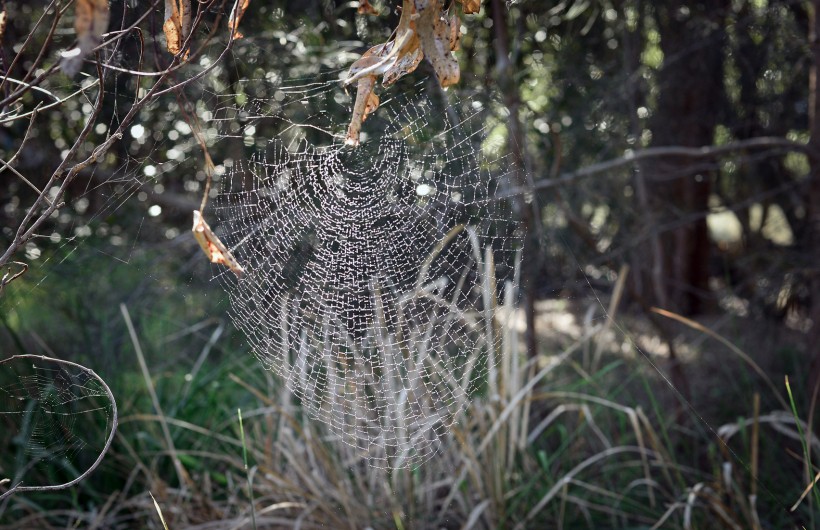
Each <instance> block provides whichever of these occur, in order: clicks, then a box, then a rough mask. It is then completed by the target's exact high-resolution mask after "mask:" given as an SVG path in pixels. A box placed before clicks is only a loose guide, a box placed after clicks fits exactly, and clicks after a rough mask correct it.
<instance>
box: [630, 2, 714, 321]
mask: <svg viewBox="0 0 820 530" xmlns="http://www.w3.org/2000/svg"><path fill="white" fill-rule="evenodd" d="M728 7H729V2H728V0H707V1H704V2H697V3H692V2H683V1H680V0H664V1H662V2H658V3H656V4H655V14H656V20H657V25H658V28H659V30H660V35H661V49H662V50H663V54H664V60H663V65H662V67H661V70H660V72H659V73H658V88H659V96H658V104H657V109H656V111H655V114H654V116H653V118H652V120H651V130H652V145H653V146H655V147H658V146H674V145H677V146H686V147H699V146H704V145H711V144H712V143H713V142H714V133H715V127H716V125H717V123H718V119H719V116H720V109H721V107H722V106H723V103H724V87H723V55H724V50H723V48H724V42H725V37H726V35H725V29H724V19H725V16H726V10H727V9H728ZM695 163H696V162H695V161H693V160H691V159H688V160H687V159H682V158H678V157H664V158H660V159H658V160H656V161H654V162H652V163H649V164H646V165H645V166H644V169H645V170H646V173H645V175H646V178H647V180H648V186H647V190H648V193H649V199H650V200H649V204H650V210H651V211H650V212H647V215H648V216H649V222H650V223H653V229H658V230H660V237H659V239H660V242H661V252H660V253H661V254H662V256H661V257H660V258H657V257H656V258H655V259H654V260H652V261H660V262H659V263H658V262H655V263H651V265H649V266H650V271H644V275H645V277H646V278H647V279H646V281H645V282H644V284H645V285H648V286H652V287H651V296H649V297H648V298H649V299H650V300H652V303H654V304H657V305H660V306H663V307H665V308H667V309H670V310H672V311H676V312H679V313H682V314H695V313H698V312H701V311H703V310H704V309H706V306H707V302H708V301H709V299H710V296H709V285H708V280H709V274H708V263H709V235H708V231H707V226H706V219H705V217H704V216H703V215H702V214H703V213H704V212H705V211H706V210H707V209H708V206H709V204H708V202H709V195H710V187H711V183H710V176H709V174H707V173H705V172H704V171H702V170H699V169H698V168H697V167H695V166H694V165H693V164H695Z"/></svg>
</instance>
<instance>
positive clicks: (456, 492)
mask: <svg viewBox="0 0 820 530" xmlns="http://www.w3.org/2000/svg"><path fill="white" fill-rule="evenodd" d="M482 258H483V259H481V260H479V261H478V263H479V264H480V266H478V267H476V271H477V274H480V275H481V277H480V278H479V281H477V282H476V284H477V285H480V286H481V291H482V292H481V293H480V294H481V296H482V297H483V300H484V301H485V303H483V304H481V306H480V310H478V311H474V312H472V313H469V314H467V313H457V312H458V311H460V310H459V309H458V308H455V307H454V308H452V310H453V311H454V312H456V313H455V314H454V315H453V318H462V319H464V320H465V321H467V320H469V322H470V323H471V326H470V330H471V332H474V333H482V334H484V335H485V338H486V340H483V341H474V344H476V345H477V346H476V348H475V349H474V351H470V352H468V358H467V359H466V364H465V366H473V367H482V366H483V367H485V369H484V370H483V373H482V375H481V377H480V378H478V379H476V378H472V379H471V378H470V377H469V376H468V377H467V378H466V379H467V380H472V381H473V382H472V383H471V384H470V385H468V386H469V388H470V392H463V393H462V394H461V395H463V396H464V397H463V402H462V403H460V405H462V406H460V407H454V408H453V410H454V412H453V416H452V417H451V418H449V422H448V424H449V428H448V429H447V430H446V431H445V432H444V433H443V434H442V435H441V436H440V437H439V438H438V440H437V443H436V446H435V452H434V454H432V455H431V456H430V457H429V458H428V459H426V460H424V461H423V462H422V463H420V464H417V465H412V466H406V465H405V464H406V461H404V460H403V458H405V456H406V455H404V454H403V453H402V451H398V452H396V453H394V454H391V455H387V454H379V456H383V457H384V458H385V459H384V462H386V463H387V464H386V465H378V466H374V465H372V463H373V456H374V454H373V452H372V451H368V450H365V449H367V448H366V447H365V448H363V447H362V446H360V445H357V444H356V443H351V439H350V436H351V434H349V433H348V434H347V435H343V434H340V433H339V432H338V431H337V430H336V429H331V428H329V427H328V426H327V425H326V424H325V423H323V422H319V421H315V420H314V419H312V418H313V417H314V416H315V414H309V413H308V407H307V406H306V404H305V403H304V402H303V400H301V399H299V398H298V397H297V396H296V395H295V394H294V392H293V391H292V388H289V385H288V384H287V383H285V382H283V380H282V379H281V378H279V377H275V376H274V375H273V374H272V373H271V372H269V371H266V370H264V369H263V368H262V367H261V366H260V365H259V364H258V363H257V362H256V361H254V360H253V359H252V357H251V355H250V354H249V352H247V351H243V350H242V348H241V346H237V344H238V343H237V342H235V341H231V340H230V339H228V338H227V337H229V336H230V334H229V333H227V332H226V324H224V323H221V322H218V321H213V320H203V321H202V322H201V323H200V324H193V325H189V326H186V327H183V328H181V329H180V330H177V331H174V332H172V333H162V334H157V333H153V334H152V333H148V332H146V330H151V329H158V328H157V327H156V326H152V325H151V324H150V322H148V320H149V319H150V313H147V312H141V311H139V310H137V309H132V308H129V307H124V309H123V310H122V313H123V318H124V319H125V321H126V323H127V324H128V325H127V329H128V330H129V331H130V332H131V333H130V334H129V340H128V342H127V343H126V344H125V346H124V348H127V349H129V350H131V354H132V355H136V356H137V357H140V358H142V361H140V363H139V364H140V367H141V368H140V370H139V371H134V373H133V374H132V376H131V377H125V378H123V380H121V381H120V386H121V389H122V390H121V397H120V402H121V404H122V405H121V409H122V410H123V413H122V414H123V418H122V419H121V424H122V426H121V430H120V432H119V434H118V436H117V440H116V443H115V444H114V448H113V451H112V454H111V455H110V456H109V458H108V459H107V460H106V463H105V466H104V469H103V470H101V471H100V472H98V473H97V474H95V475H93V476H92V477H91V478H90V479H89V480H88V481H87V483H86V484H84V485H83V486H82V487H81V488H80V489H78V490H76V491H74V492H71V493H70V498H65V497H63V498H62V499H58V498H55V497H53V496H52V497H45V496H36V495H33V496H30V497H23V496H19V497H12V498H11V499H9V500H7V502H6V503H5V504H4V505H2V506H0V521H2V524H3V526H2V527H0V528H9V529H10V528H39V527H55V528H67V527H84V528H149V529H151V528H153V529H160V528H163V527H164V525H165V524H167V527H168V528H169V529H171V530H181V529H202V530H204V529H223V528H224V529H234V528H235V529H239V528H260V529H262V528H301V529H310V528H339V529H344V528H349V529H364V528H372V529H375V530H379V529H398V530H403V529H428V528H429V529H440V528H445V529H450V528H452V529H457V528H458V529H497V528H512V529H529V528H567V529H570V528H593V529H595V528H642V529H649V528H657V529H660V528H663V529H666V528H670V529H686V530H688V529H707V528H739V529H747V528H752V529H763V528H791V527H798V528H799V527H801V526H802V527H805V528H807V529H816V528H817V525H818V524H820V521H818V517H817V515H816V514H817V510H818V506H820V503H818V499H817V489H816V486H814V487H812V485H811V481H812V479H814V478H815V476H814V475H815V474H816V467H815V466H816V462H818V461H820V459H819V458H818V457H817V452H818V450H820V441H818V438H817V436H816V435H814V434H813V429H816V424H812V423H811V422H807V421H806V420H805V419H803V418H805V417H809V418H811V414H812V413H811V411H813V410H815V409H814V401H810V403H809V405H808V408H807V410H808V411H809V414H808V416H807V415H806V412H804V411H803V412H801V410H802V409H801V408H800V403H799V402H798V401H797V400H798V397H794V398H793V399H791V398H790V401H789V402H790V403H792V404H794V407H793V409H792V407H789V409H784V408H783V407H782V406H781V405H780V399H781V398H782V396H781V397H780V398H773V397H772V396H769V397H768V399H760V398H759V397H753V396H754V394H752V395H750V396H747V398H748V402H744V401H743V400H737V402H736V403H735V405H736V408H737V409H738V410H746V411H747V412H746V413H745V415H743V416H742V417H738V418H737V419H736V420H734V421H731V422H724V423H723V424H713V423H712V422H711V420H709V419H708V418H702V417H701V416H700V414H699V413H698V411H697V408H696V407H695V408H685V407H684V410H685V411H688V413H687V412H685V413H684V414H683V415H682V416H681V415H680V414H676V413H675V412H673V411H674V409H675V408H674V407H672V406H670V398H669V397H668V392H667V391H668V390H669V389H668V388H666V386H665V383H664V382H663V380H662V379H659V378H658V377H657V375H658V374H657V372H656V371H655V370H654V369H652V368H650V367H649V366H648V363H647V359H646V358H644V357H642V356H641V355H640V354H638V355H637V356H635V357H634V358H630V357H629V356H625V355H618V354H615V353H612V352H611V351H610V350H612V349H613V348H609V347H608V346H607V344H610V343H613V341H615V339H613V337H615V338H617V339H619V340H620V341H621V342H625V343H627V344H628V343H629V342H630V337H629V334H628V333H626V332H625V331H623V329H621V327H620V326H618V325H616V323H615V319H616V316H617V315H616V311H617V308H618V305H619V304H618V302H619V300H618V299H617V295H616V296H615V297H614V299H613V300H611V303H610V304H609V311H608V312H605V318H603V319H600V320H596V319H585V320H584V322H583V324H582V326H581V330H580V333H579V335H578V336H577V337H576V338H575V339H574V340H572V341H571V342H569V343H568V344H567V345H566V346H565V347H564V348H562V349H556V350H555V351H546V350H543V351H541V353H540V355H539V356H537V357H535V358H527V357H526V354H525V352H524V348H523V347H522V346H523V345H522V344H521V343H520V342H519V331H518V330H517V318H518V313H517V311H516V308H515V305H516V296H517V295H516V286H515V284H514V282H511V283H508V284H506V285H505V286H504V288H503V289H498V286H496V278H495V275H494V270H495V267H494V265H493V263H492V256H491V254H490V253H483V254H482ZM623 272H624V273H625V271H623ZM499 292H501V293H503V299H502V300H498V299H497V298H498V295H497V293H499ZM615 292H616V293H617V292H618V290H617V289H616V290H615ZM415 296H430V294H429V293H417V294H416V295H415ZM129 311H130V313H129ZM131 314H135V315H139V316H140V318H134V321H131V320H130V318H131V317H130V316H129V315H131ZM140 323H142V325H140ZM385 327H386V326H385ZM422 334H423V333H422ZM373 339H374V341H376V340H382V341H383V343H385V344H391V343H393V342H396V341H390V340H386V339H385V337H381V338H380V339H379V338H376V337H374V338H373ZM179 341H186V342H187V345H188V349H191V347H192V345H197V347H198V351H196V352H194V355H191V356H190V359H189V360H185V359H182V358H175V359H169V355H170V354H169V352H171V351H173V349H174V347H175V345H176V344H178V343H179ZM615 342H617V341H615ZM302 346H303V347H320V346H321V345H302ZM622 349H623V348H619V350H622ZM412 353H415V354H417V353H418V352H412ZM412 353H411V354H412ZM635 353H636V348H635V347H634V345H633V348H632V350H631V354H635ZM730 354H731V353H730ZM423 362H427V361H423ZM726 362H732V363H737V370H740V369H741V368H742V367H743V366H744V365H746V364H748V361H747V360H746V359H744V358H741V357H739V356H737V355H735V356H732V357H727V361H726ZM656 364H657V363H656ZM658 369H659V370H662V365H661V364H658ZM479 371H481V370H479ZM462 375H464V374H463V373H462ZM438 383H440V384H452V385H459V386H461V387H462V389H463V386H464V384H463V383H462V382H457V381H456V382H454V381H448V380H445V379H442V381H438ZM126 388H127V392H126V390H125V389H126ZM763 388H764V390H765V391H766V392H769V393H772V392H775V391H776V390H778V389H777V388H775V389H771V388H769V387H768V386H765V387H763ZM114 391H115V393H116V392H117V389H116V388H114ZM331 394H332V393H331ZM425 399H432V397H427V398H425ZM815 399H816V398H815ZM761 403H771V405H766V406H767V407H768V406H771V410H763V409H762V407H763V405H761ZM673 404H674V403H673ZM321 406H323V407H328V408H329V410H331V411H332V410H333V408H334V407H336V410H338V408H339V407H342V406H348V405H343V404H341V403H340V402H334V401H333V400H332V399H329V400H327V401H326V402H325V403H323V404H322V405H321ZM431 406H432V404H431ZM238 408H241V410H242V413H241V416H240V418H239V419H238V418H237V415H236V411H237V409H238ZM804 408H806V407H804ZM790 409H792V410H790ZM312 412H314V413H315V411H312ZM400 412H401V407H397V408H396V413H395V414H391V415H387V416H382V417H379V418H378V421H380V422H382V424H381V425H380V428H384V427H385V425H384V422H396V423H397V425H394V426H393V427H396V429H395V431H396V432H401V429H400V428H397V427H399V425H398V423H401V422H403V421H407V418H406V417H403V416H402V414H401V413H400ZM357 417H358V418H359V421H361V422H365V423H366V422H368V421H375V418H373V417H372V416H368V415H367V414H366V413H365V411H360V414H359V415H358V416H357ZM815 423H816V422H815ZM408 443H409V440H408ZM373 451H379V449H378V448H375V449H373ZM804 490H805V491H806V492H807V493H806V495H804V496H803V497H802V499H800V496H801V493H802V492H803V491H804ZM152 495H153V498H152ZM154 498H155V499H156V501H154ZM798 499H800V500H799V502H798ZM155 502H156V504H155ZM61 503H62V507H60V506H61ZM65 506H69V507H68V508H66V507H65ZM792 507H793V511H791V510H792ZM158 510H159V513H161V514H162V519H163V520H162V521H161V520H160V517H159V515H158Z"/></svg>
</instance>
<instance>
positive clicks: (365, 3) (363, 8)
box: [356, 0, 379, 15]
mask: <svg viewBox="0 0 820 530" xmlns="http://www.w3.org/2000/svg"><path fill="white" fill-rule="evenodd" d="M356 12H357V13H358V14H360V15H378V14H379V12H378V11H376V8H375V7H373V6H372V5H370V0H359V8H358V9H356Z"/></svg>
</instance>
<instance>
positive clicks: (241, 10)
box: [228, 0, 251, 40]
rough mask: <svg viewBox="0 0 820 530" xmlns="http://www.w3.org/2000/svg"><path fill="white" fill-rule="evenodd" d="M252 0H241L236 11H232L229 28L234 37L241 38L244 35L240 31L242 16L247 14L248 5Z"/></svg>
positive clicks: (235, 38)
mask: <svg viewBox="0 0 820 530" xmlns="http://www.w3.org/2000/svg"><path fill="white" fill-rule="evenodd" d="M250 3H251V0H239V3H238V4H237V5H236V11H231V16H230V18H229V19H228V29H229V30H230V32H231V35H233V39H234V40H237V39H241V38H243V37H244V35H243V34H242V33H241V32H240V31H239V29H238V27H239V22H240V21H241V20H242V17H243V16H245V10H247V9H248V5H250Z"/></svg>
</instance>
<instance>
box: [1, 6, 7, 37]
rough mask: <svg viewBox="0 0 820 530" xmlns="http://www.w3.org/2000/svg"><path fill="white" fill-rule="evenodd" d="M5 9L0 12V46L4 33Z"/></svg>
mask: <svg viewBox="0 0 820 530" xmlns="http://www.w3.org/2000/svg"><path fill="white" fill-rule="evenodd" d="M6 18H7V15H6V9H5V6H4V7H3V10H2V11H0V45H2V44H3V34H4V33H5V32H6Z"/></svg>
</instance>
